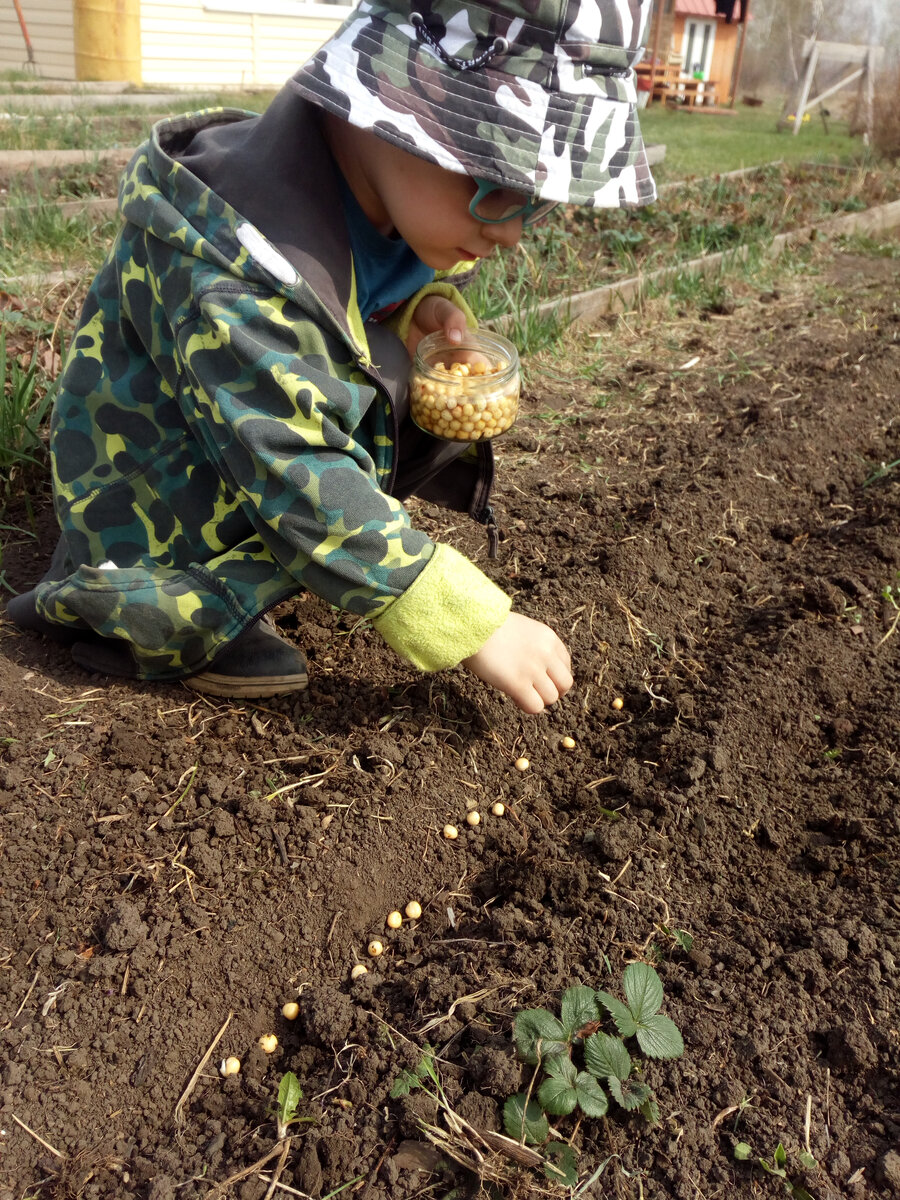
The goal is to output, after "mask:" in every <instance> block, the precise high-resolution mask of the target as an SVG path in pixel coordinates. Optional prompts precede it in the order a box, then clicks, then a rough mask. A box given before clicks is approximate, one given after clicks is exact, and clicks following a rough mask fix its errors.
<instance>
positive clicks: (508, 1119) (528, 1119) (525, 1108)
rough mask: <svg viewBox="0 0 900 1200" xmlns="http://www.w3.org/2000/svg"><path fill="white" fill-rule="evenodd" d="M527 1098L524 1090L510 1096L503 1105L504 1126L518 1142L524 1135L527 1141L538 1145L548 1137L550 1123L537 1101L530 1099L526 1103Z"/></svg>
mask: <svg viewBox="0 0 900 1200" xmlns="http://www.w3.org/2000/svg"><path fill="white" fill-rule="evenodd" d="M526 1099H527V1097H526V1095H525V1093H524V1092H517V1093H516V1095H515V1096H510V1098H509V1099H508V1100H507V1102H506V1103H505V1104H504V1105H503V1128H504V1129H505V1130H506V1132H507V1134H508V1135H509V1137H511V1138H514V1139H515V1140H516V1141H517V1142H519V1141H521V1140H522V1137H523V1135H524V1138H525V1141H526V1142H528V1143H529V1144H530V1145H532V1146H536V1145H539V1144H540V1143H541V1142H543V1141H544V1140H545V1139H546V1138H547V1137H548V1135H549V1133H550V1125H549V1123H548V1121H547V1118H546V1117H545V1116H544V1114H543V1113H542V1112H541V1107H540V1105H539V1104H538V1103H537V1101H536V1100H529V1101H528V1103H527V1105H526V1103H525V1101H526Z"/></svg>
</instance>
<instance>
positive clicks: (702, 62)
mask: <svg viewBox="0 0 900 1200" xmlns="http://www.w3.org/2000/svg"><path fill="white" fill-rule="evenodd" d="M715 40H716V23H715V21H687V22H685V26H684V41H683V42H682V43H681V48H682V54H683V55H684V66H683V68H682V70H683V71H684V73H685V75H693V74H694V72H695V71H702V72H703V74H704V77H705V78H706V79H708V78H709V74H710V71H711V69H712V52H713V43H714V42H715Z"/></svg>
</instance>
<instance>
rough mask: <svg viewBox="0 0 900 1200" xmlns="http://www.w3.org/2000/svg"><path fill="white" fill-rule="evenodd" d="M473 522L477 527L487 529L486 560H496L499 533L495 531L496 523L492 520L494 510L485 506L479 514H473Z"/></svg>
mask: <svg viewBox="0 0 900 1200" xmlns="http://www.w3.org/2000/svg"><path fill="white" fill-rule="evenodd" d="M475 520H476V521H477V522H478V523H479V525H484V526H486V528H487V535H488V558H491V559H493V558H496V557H497V554H498V551H499V549H500V531H499V530H498V529H497V522H496V521H495V520H494V510H493V508H491V506H490V504H488V505H486V506H485V507H484V508H483V509H482V510H481V512H479V513H476V514H475Z"/></svg>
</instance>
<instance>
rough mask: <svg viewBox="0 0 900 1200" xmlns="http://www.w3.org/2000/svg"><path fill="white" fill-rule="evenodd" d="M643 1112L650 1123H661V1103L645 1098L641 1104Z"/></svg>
mask: <svg viewBox="0 0 900 1200" xmlns="http://www.w3.org/2000/svg"><path fill="white" fill-rule="evenodd" d="M641 1113H642V1114H643V1116H644V1118H645V1119H646V1121H647V1124H648V1125H658V1124H659V1105H658V1104H657V1103H656V1101H655V1100H645V1101H644V1103H643V1104H642V1105H641Z"/></svg>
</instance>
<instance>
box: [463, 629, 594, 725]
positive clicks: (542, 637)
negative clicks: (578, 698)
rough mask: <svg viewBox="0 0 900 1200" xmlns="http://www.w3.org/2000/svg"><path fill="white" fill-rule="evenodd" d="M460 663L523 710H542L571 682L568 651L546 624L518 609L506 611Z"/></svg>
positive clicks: (557, 698)
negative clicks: (475, 648)
mask: <svg viewBox="0 0 900 1200" xmlns="http://www.w3.org/2000/svg"><path fill="white" fill-rule="evenodd" d="M463 666H464V667H468V668H469V670H470V671H472V672H473V674H475V675H477V676H478V678H479V679H480V680H482V681H483V682H484V683H489V684H491V685H492V686H493V687H495V688H499V689H500V691H501V692H505V693H506V694H507V696H509V697H510V698H511V699H512V700H514V701H515V702H516V704H518V706H519V708H521V709H522V711H523V712H527V713H539V712H542V711H543V709H544V706H545V705H547V704H553V703H554V701H556V700H559V698H560V697H561V696H564V695H565V694H566V692H567V691H568V690H569V688H570V687H571V686H572V671H571V660H570V658H569V651H568V650H567V649H566V647H565V646H564V645H563V643H562V642H561V641H560V639H559V638H558V637H557V636H556V634H555V633H554V632H553V630H552V629H551V628H550V627H549V626H548V625H543V624H542V623H541V622H540V621H532V619H531V617H524V616H522V615H521V613H510V614H509V616H508V617H507V618H506V620H505V621H504V623H503V624H502V625H501V626H500V628H499V629H498V630H497V631H496V632H495V633H493V634H492V635H491V636H490V637H489V638H488V640H487V641H486V642H485V643H484V645H483V646H482V647H481V649H480V650H478V651H476V653H475V654H473V655H471V657H469V658H464V659H463Z"/></svg>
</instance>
